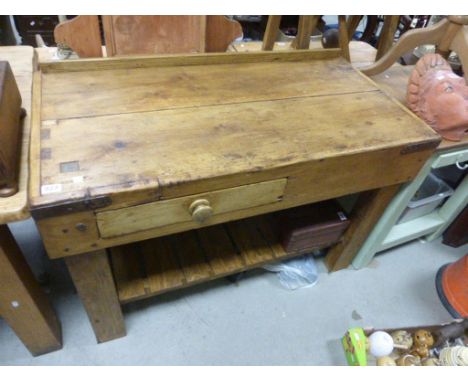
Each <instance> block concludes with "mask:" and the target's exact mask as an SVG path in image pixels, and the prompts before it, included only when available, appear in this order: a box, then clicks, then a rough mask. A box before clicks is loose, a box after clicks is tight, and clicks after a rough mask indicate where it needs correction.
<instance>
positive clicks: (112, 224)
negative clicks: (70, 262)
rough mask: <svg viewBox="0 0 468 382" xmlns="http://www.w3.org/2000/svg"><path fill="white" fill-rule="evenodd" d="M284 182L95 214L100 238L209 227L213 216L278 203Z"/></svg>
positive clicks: (285, 181) (267, 183) (248, 186)
mask: <svg viewBox="0 0 468 382" xmlns="http://www.w3.org/2000/svg"><path fill="white" fill-rule="evenodd" d="M286 183H287V179H286V178H283V179H277V180H272V181H267V182H261V183H255V184H248V185H245V186H240V187H234V188H228V189H224V190H218V191H213V192H207V193H203V194H197V195H190V196H184V197H181V198H176V199H169V200H163V201H158V202H153V203H147V204H141V205H138V206H132V207H126V208H121V209H117V210H111V211H103V212H98V213H97V214H96V217H97V225H98V229H99V233H100V236H101V238H111V237H115V236H121V235H126V234H131V233H135V232H139V231H144V230H148V229H153V228H158V227H164V226H168V225H172V224H178V223H184V222H190V221H193V222H194V228H197V227H199V226H203V225H204V224H209V222H210V218H211V217H212V216H214V215H220V214H226V213H229V212H232V211H237V210H243V209H248V208H253V207H258V206H262V205H266V204H272V203H277V202H279V201H280V200H281V198H282V197H283V195H284V190H285V187H286Z"/></svg>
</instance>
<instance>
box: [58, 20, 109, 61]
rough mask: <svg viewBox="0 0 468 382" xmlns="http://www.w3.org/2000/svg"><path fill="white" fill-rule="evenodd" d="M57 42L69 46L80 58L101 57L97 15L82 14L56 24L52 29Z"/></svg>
mask: <svg viewBox="0 0 468 382" xmlns="http://www.w3.org/2000/svg"><path fill="white" fill-rule="evenodd" d="M54 39H55V42H56V43H57V44H63V45H65V46H67V47H69V48H71V49H72V50H73V51H74V52H76V53H77V54H78V56H79V57H80V58H87V57H102V40H101V31H100V30H99V19H98V16H95V15H94V16H91V15H86V16H85V15H82V16H77V17H75V18H73V19H71V20H67V21H64V22H61V23H60V24H58V25H57V26H56V27H55V29H54Z"/></svg>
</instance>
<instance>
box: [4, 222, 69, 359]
mask: <svg viewBox="0 0 468 382" xmlns="http://www.w3.org/2000/svg"><path fill="white" fill-rule="evenodd" d="M0 316H2V317H3V318H4V319H5V321H6V322H7V323H8V325H9V326H10V327H11V328H12V329H13V331H14V332H15V333H16V334H17V336H18V337H19V338H20V339H21V341H22V342H23V343H24V345H25V346H26V347H27V348H28V350H29V351H30V352H31V353H32V355H35V356H36V355H40V354H44V353H49V352H51V351H54V350H58V349H60V348H61V347H62V330H61V327H60V322H59V320H58V319H57V316H56V315H55V312H54V309H53V308H52V305H51V304H50V302H49V299H48V297H47V296H46V294H45V293H44V292H43V290H42V289H41V288H40V286H39V284H38V283H37V281H36V279H35V278H34V275H33V273H32V271H31V269H30V268H29V266H28V264H27V262H26V260H25V259H24V257H23V255H22V253H21V251H20V249H19V247H18V245H17V244H16V241H15V239H14V238H13V236H12V234H11V232H10V230H9V228H8V226H6V225H0Z"/></svg>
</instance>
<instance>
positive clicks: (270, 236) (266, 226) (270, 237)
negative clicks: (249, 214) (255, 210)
mask: <svg viewBox="0 0 468 382" xmlns="http://www.w3.org/2000/svg"><path fill="white" fill-rule="evenodd" d="M254 222H255V226H256V227H257V229H258V231H259V232H260V234H261V235H262V237H263V239H264V240H265V242H266V243H268V245H269V246H270V248H271V250H272V254H273V257H275V258H277V259H280V258H282V257H286V256H288V254H287V253H286V251H285V250H284V248H283V246H282V245H281V243H280V240H279V239H280V234H279V229H278V225H277V221H276V218H275V216H274V215H273V214H267V215H261V216H258V217H256V218H254Z"/></svg>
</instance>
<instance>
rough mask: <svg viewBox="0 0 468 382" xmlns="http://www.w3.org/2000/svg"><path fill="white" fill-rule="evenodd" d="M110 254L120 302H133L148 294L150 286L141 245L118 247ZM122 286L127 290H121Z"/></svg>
mask: <svg viewBox="0 0 468 382" xmlns="http://www.w3.org/2000/svg"><path fill="white" fill-rule="evenodd" d="M110 254H111V264H112V273H113V275H114V279H115V283H116V286H117V293H118V295H119V300H120V301H127V300H132V299H134V298H135V297H137V296H141V295H144V294H146V293H147V291H148V286H147V283H146V274H145V272H144V268H145V264H144V263H143V259H142V253H141V246H140V245H139V244H135V245H131V244H128V245H122V246H116V247H113V248H112V249H111V250H110ZM121 285H125V288H123V289H122V288H120V287H119V286H121Z"/></svg>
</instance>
